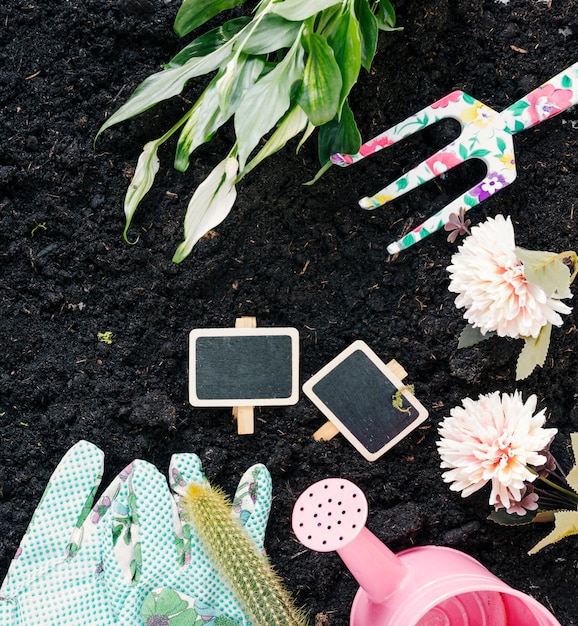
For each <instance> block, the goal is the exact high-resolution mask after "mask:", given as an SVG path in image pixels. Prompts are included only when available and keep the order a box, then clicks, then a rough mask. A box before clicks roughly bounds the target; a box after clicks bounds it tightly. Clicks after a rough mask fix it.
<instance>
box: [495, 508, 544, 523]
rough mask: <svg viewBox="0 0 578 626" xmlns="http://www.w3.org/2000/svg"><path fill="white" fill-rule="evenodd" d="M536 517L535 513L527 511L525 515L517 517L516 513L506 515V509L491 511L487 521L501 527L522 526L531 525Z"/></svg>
mask: <svg viewBox="0 0 578 626" xmlns="http://www.w3.org/2000/svg"><path fill="white" fill-rule="evenodd" d="M535 517H536V511H528V512H527V513H526V515H518V514H517V513H507V512H506V509H498V510H497V511H495V510H494V511H492V512H491V513H490V514H489V515H488V519H491V520H492V522H495V523H496V524H500V525H501V526H523V525H524V524H531V523H532V522H533V521H534V518H535Z"/></svg>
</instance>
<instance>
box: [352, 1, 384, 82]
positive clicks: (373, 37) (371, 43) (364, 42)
mask: <svg viewBox="0 0 578 626" xmlns="http://www.w3.org/2000/svg"><path fill="white" fill-rule="evenodd" d="M355 14H356V15H357V19H358V20H359V28H360V32H361V65H363V67H364V68H365V69H366V70H367V71H368V72H369V71H370V69H371V63H372V61H373V57H374V56H375V51H376V50H377V36H378V30H379V29H378V27H377V18H376V17H375V15H374V14H373V12H372V10H371V7H370V6H369V2H368V0H355Z"/></svg>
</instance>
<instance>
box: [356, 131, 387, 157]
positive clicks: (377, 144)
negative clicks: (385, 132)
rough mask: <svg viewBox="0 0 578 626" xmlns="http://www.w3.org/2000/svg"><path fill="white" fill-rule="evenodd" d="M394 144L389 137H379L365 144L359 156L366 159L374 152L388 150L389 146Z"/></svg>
mask: <svg viewBox="0 0 578 626" xmlns="http://www.w3.org/2000/svg"><path fill="white" fill-rule="evenodd" d="M392 143H394V141H393V139H390V138H389V137H387V136H379V135H378V136H377V137H374V138H373V139H370V140H369V141H367V142H366V143H364V144H363V145H362V146H361V148H360V149H359V154H361V155H362V156H364V157H366V156H369V155H370V154H373V153H374V152H379V150H381V149H383V148H386V147H387V146H391V144H392Z"/></svg>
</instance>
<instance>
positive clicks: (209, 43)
mask: <svg viewBox="0 0 578 626" xmlns="http://www.w3.org/2000/svg"><path fill="white" fill-rule="evenodd" d="M250 21H251V18H250V17H236V18H234V19H232V20H229V21H228V22H225V23H224V24H223V25H222V26H218V27H217V28H213V29H212V30H210V31H208V32H206V33H205V34H203V35H201V36H200V37H197V38H196V39H195V40H193V41H191V43H190V44H189V45H187V46H185V47H184V48H183V49H182V50H181V51H180V52H179V53H178V54H177V55H175V56H174V57H173V58H172V59H171V60H170V61H169V62H168V63H166V64H165V65H163V68H164V69H166V70H169V69H174V68H175V67H182V66H183V65H184V64H185V63H187V62H188V61H189V60H190V59H192V58H193V57H204V56H207V55H209V54H211V52H215V50H218V49H219V48H220V47H221V46H224V45H225V44H226V43H227V42H229V41H230V40H231V39H232V38H233V37H235V35H237V34H238V33H239V32H240V31H242V30H243V28H244V27H245V26H247V24H248V23H249V22H250Z"/></svg>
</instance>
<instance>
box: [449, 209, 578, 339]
mask: <svg viewBox="0 0 578 626" xmlns="http://www.w3.org/2000/svg"><path fill="white" fill-rule="evenodd" d="M515 247H516V245H515V242H514V228H513V226H512V222H511V220H510V218H509V217H508V218H507V219H506V218H504V216H503V215H497V216H496V217H495V218H489V219H488V220H487V221H486V222H484V223H483V224H480V225H478V226H474V227H473V228H472V230H471V235H470V236H469V237H467V238H466V239H465V240H464V243H463V244H462V245H461V246H460V247H459V249H458V252H456V254H454V255H453V257H452V263H451V265H450V266H449V267H448V268H447V269H448V271H449V272H450V274H451V282H450V286H449V290H450V291H453V292H454V293H457V294H458V296H457V298H456V299H455V304H456V307H458V308H465V313H464V318H465V319H466V320H467V321H468V323H469V324H471V325H472V326H473V327H474V328H479V329H480V332H481V333H482V335H485V334H486V333H487V332H490V331H495V332H496V333H497V334H498V335H499V336H500V337H514V338H516V337H537V336H538V335H539V333H540V329H541V328H542V327H543V326H544V325H545V324H547V323H548V322H550V323H551V324H553V325H554V326H561V325H562V318H561V317H560V313H565V314H568V313H570V311H571V309H570V307H568V306H566V305H565V304H564V303H563V302H561V301H560V300H557V299H555V298H551V297H548V296H547V295H546V293H545V291H544V290H543V289H542V288H541V287H539V286H538V285H535V284H532V283H530V282H528V280H527V279H526V277H525V275H524V266H523V265H522V263H521V262H520V260H519V259H518V258H517V257H516V253H515Z"/></svg>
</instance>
